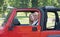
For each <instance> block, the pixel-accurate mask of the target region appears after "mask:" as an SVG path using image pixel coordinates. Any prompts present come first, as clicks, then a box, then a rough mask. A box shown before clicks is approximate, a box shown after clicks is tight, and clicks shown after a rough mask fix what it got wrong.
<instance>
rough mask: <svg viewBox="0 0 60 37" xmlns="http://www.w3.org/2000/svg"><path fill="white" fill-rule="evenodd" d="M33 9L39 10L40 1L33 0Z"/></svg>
mask: <svg viewBox="0 0 60 37" xmlns="http://www.w3.org/2000/svg"><path fill="white" fill-rule="evenodd" d="M31 2H32V7H35V8H37V7H38V0H32V1H31Z"/></svg>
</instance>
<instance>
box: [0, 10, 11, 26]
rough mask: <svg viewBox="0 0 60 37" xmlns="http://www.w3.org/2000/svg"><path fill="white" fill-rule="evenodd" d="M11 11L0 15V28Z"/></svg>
mask: <svg viewBox="0 0 60 37" xmlns="http://www.w3.org/2000/svg"><path fill="white" fill-rule="evenodd" d="M11 10H12V9H7V11H6V12H4V13H2V14H0V26H4V24H6V22H7V20H8V18H9V16H10V14H11Z"/></svg>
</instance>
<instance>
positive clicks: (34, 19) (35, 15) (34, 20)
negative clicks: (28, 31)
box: [29, 12, 38, 26]
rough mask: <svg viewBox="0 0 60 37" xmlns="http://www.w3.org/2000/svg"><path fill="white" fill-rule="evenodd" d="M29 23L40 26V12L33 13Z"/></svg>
mask: <svg viewBox="0 0 60 37" xmlns="http://www.w3.org/2000/svg"><path fill="white" fill-rule="evenodd" d="M29 23H30V25H33V26H34V25H38V12H32V13H31V14H30V15H29Z"/></svg>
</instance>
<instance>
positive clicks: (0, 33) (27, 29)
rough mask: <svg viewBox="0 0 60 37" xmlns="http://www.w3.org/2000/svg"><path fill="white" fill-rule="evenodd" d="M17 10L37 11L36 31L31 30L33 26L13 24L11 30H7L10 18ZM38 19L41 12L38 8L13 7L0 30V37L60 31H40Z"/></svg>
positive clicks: (42, 36) (39, 36) (37, 36)
mask: <svg viewBox="0 0 60 37" xmlns="http://www.w3.org/2000/svg"><path fill="white" fill-rule="evenodd" d="M17 11H19V12H22V11H23V12H24V11H37V12H39V23H38V26H37V31H32V27H33V26H15V27H14V28H13V30H9V27H10V26H11V23H12V20H13V18H14V17H15V15H16V13H17ZM40 20H41V13H40V11H39V10H38V9H34V8H27V9H13V11H12V13H11V15H10V17H9V19H8V21H7V23H6V24H5V26H4V27H3V29H1V30H0V37H47V36H48V35H56V34H58V35H59V34H60V31H56V30H55V31H53V30H52V31H50V30H49V31H47V30H46V31H42V30H41V26H40Z"/></svg>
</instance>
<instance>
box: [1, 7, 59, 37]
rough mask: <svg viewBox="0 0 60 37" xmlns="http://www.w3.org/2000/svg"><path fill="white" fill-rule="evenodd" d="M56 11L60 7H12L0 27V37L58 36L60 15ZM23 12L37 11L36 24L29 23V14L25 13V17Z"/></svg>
mask: <svg viewBox="0 0 60 37" xmlns="http://www.w3.org/2000/svg"><path fill="white" fill-rule="evenodd" d="M58 11H60V9H59V8H55V7H42V8H40V9H36V8H23V9H21V8H20V9H18V8H14V9H12V11H11V12H10V13H8V15H7V18H6V19H5V20H4V22H3V24H2V26H1V27H0V37H60V25H59V24H60V21H59V17H60V16H59V12H58ZM24 12H25V13H26V12H29V13H28V14H30V13H31V12H38V13H39V19H38V25H36V26H32V25H30V24H29V23H28V22H29V15H27V18H26V17H24V16H25V14H24ZM51 13H52V14H51ZM51 15H52V16H51ZM21 16H23V17H21ZM51 19H53V21H51ZM50 23H51V24H50Z"/></svg>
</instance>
